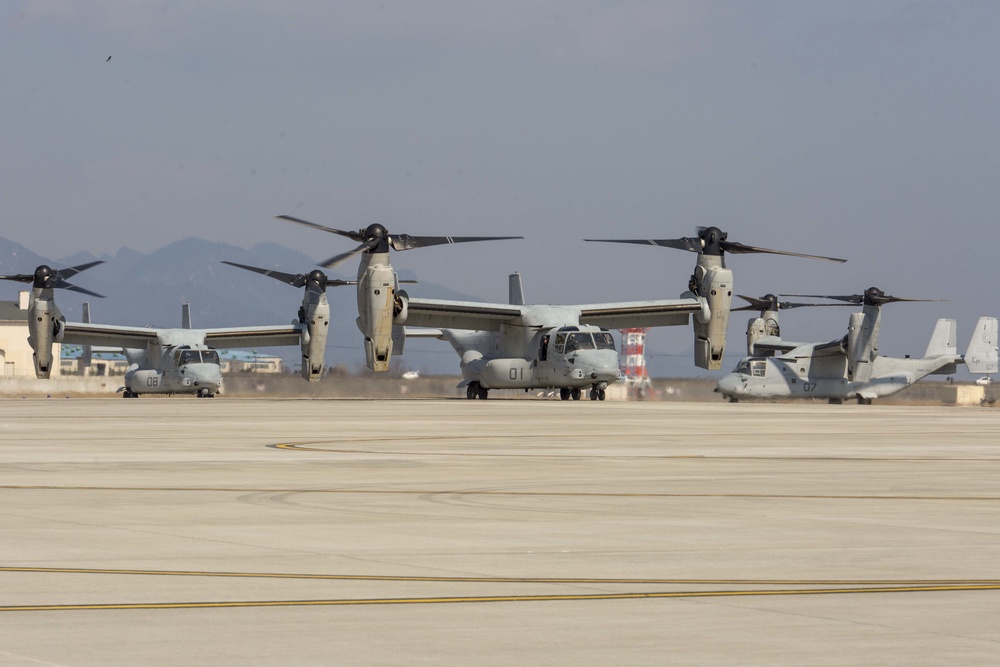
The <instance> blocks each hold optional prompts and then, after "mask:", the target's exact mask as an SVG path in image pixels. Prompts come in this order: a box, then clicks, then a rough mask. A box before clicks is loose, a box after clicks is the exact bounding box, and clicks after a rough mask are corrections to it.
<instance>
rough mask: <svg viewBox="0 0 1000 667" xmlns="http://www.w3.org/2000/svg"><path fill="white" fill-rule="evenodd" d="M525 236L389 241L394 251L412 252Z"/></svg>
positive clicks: (402, 237) (396, 236)
mask: <svg viewBox="0 0 1000 667" xmlns="http://www.w3.org/2000/svg"><path fill="white" fill-rule="evenodd" d="M523 238H524V237H523V236H410V235H409V234H390V236H389V241H390V243H391V244H392V248H393V250H400V251H402V250H412V249H414V248H427V247H429V246H435V245H448V244H449V243H472V242H473V241H507V240H511V239H523Z"/></svg>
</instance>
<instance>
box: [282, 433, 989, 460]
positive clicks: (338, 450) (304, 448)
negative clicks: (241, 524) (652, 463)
mask: <svg viewBox="0 0 1000 667" xmlns="http://www.w3.org/2000/svg"><path fill="white" fill-rule="evenodd" d="M407 440H409V441H414V440H429V441H435V442H441V441H442V440H444V441H453V442H459V443H469V442H473V441H474V442H481V441H483V440H497V441H499V442H504V443H506V442H509V441H510V436H478V435H468V436H453V437H448V436H427V437H408V438H407ZM352 442H366V443H372V444H376V443H380V442H384V443H392V444H398V442H399V440H398V439H381V438H373V439H367V440H365V439H352ZM316 445H317V443H313V442H287V443H279V444H274V445H267V447H270V448H271V449H285V450H290V451H298V452H326V453H329V454H368V455H377V456H457V457H473V458H531V459H662V460H666V461H672V460H677V459H694V460H705V461H859V462H865V461H871V462H880V463H881V462H885V461H907V462H929V463H943V462H948V461H966V462H976V463H981V462H993V463H1000V457H997V456H985V457H950V456H901V457H884V456H705V455H703V454H522V453H496V452H462V451H459V452H435V451H427V450H419V449H418V450H406V451H400V450H383V451H379V450H374V449H352V448H344V447H318V446H316Z"/></svg>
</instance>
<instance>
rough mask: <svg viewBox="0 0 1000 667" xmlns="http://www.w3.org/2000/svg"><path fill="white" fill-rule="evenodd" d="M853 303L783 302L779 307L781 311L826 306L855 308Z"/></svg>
mask: <svg viewBox="0 0 1000 667" xmlns="http://www.w3.org/2000/svg"><path fill="white" fill-rule="evenodd" d="M853 305H854V304H853V303H796V302H794V301H781V302H779V305H778V307H779V308H781V310H788V309H789V308H812V307H816V308H823V307H826V306H833V307H834V308H840V307H846V306H853Z"/></svg>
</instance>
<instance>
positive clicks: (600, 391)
mask: <svg viewBox="0 0 1000 667" xmlns="http://www.w3.org/2000/svg"><path fill="white" fill-rule="evenodd" d="M604 396H605V392H604V390H603V389H598V390H597V400H599V401H603V400H604Z"/></svg>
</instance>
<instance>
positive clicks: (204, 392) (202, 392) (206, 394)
mask: <svg viewBox="0 0 1000 667" xmlns="http://www.w3.org/2000/svg"><path fill="white" fill-rule="evenodd" d="M198 398H212V392H211V391H210V390H208V389H199V390H198Z"/></svg>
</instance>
